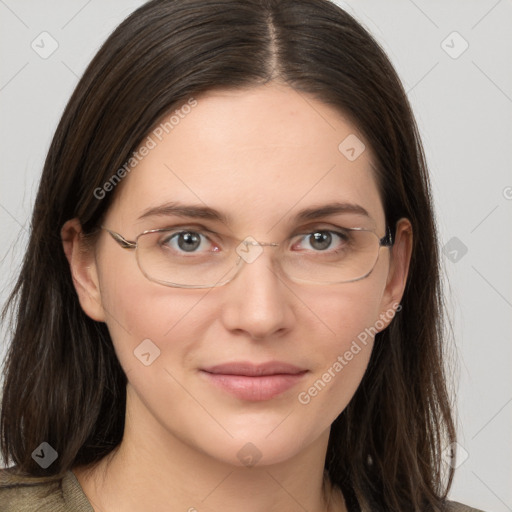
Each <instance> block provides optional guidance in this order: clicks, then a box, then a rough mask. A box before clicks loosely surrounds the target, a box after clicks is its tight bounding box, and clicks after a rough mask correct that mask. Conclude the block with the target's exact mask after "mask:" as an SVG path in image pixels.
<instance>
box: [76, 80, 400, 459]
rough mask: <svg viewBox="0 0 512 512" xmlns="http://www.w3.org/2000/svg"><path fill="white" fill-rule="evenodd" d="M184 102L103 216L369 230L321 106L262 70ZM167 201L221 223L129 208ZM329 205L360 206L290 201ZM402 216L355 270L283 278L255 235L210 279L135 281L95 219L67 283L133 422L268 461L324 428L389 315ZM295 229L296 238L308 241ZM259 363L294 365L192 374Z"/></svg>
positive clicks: (361, 153) (377, 226)
mask: <svg viewBox="0 0 512 512" xmlns="http://www.w3.org/2000/svg"><path fill="white" fill-rule="evenodd" d="M196 100H197V104H196V105H195V106H193V107H191V108H190V109H188V108H186V109H182V110H181V111H180V113H181V116H177V118H175V119H174V123H173V124H172V128H169V126H170V125H167V132H168V133H166V130H165V129H160V130H158V131H157V132H153V134H152V135H151V137H152V139H153V142H154V143H155V144H153V143H149V144H147V145H148V146H153V145H154V147H152V148H151V149H149V150H148V151H147V152H146V151H143V152H144V153H147V154H146V155H145V156H143V157H141V161H140V162H139V163H138V164H137V165H136V167H134V168H133V170H131V171H130V173H129V174H128V175H127V176H126V177H125V178H124V180H123V182H122V183H121V184H120V185H118V188H117V190H116V191H115V194H116V195H115V199H114V202H113V204H112V206H111V207H110V209H109V210H108V213H107V216H106V219H105V221H104V226H106V227H107V228H109V229H111V230H114V231H117V232H119V233H121V234H122V235H123V236H124V237H125V238H126V239H127V240H134V239H135V238H136V236H137V235H138V234H139V233H141V232H143V231H145V230H148V229H155V228H164V227H173V226H178V227H188V226H189V227H190V229H195V230H196V231H200V232H203V233H204V232H205V231H204V229H208V230H210V231H213V232H215V233H216V236H217V237H218V238H217V239H220V240H222V239H223V236H225V235H230V236H236V237H237V238H238V239H239V240H244V239H245V238H246V237H248V236H250V237H252V238H253V239H255V240H258V241H260V242H280V241H282V240H284V239H286V238H288V237H290V236H291V235H294V234H295V233H304V232H305V229H306V228H307V229H308V232H312V233H314V232H315V229H319V228H323V229H335V228H336V227H337V226H342V227H364V228H368V229H372V230H375V232H376V233H377V234H378V236H379V238H380V237H383V236H384V234H385V217H384V211H383V206H382V202H381V198H380V197H379V191H378V189H377V185H376V181H375V176H374V172H373V171H372V159H371V154H370V148H369V147H368V145H366V148H365V149H364V147H363V146H362V145H361V141H362V140H363V139H362V136H361V135H360V133H359V132H358V130H357V129H356V128H355V127H354V126H353V125H351V124H350V123H349V122H348V121H347V120H346V119H344V118H343V117H342V116H340V114H339V113H338V112H337V111H335V110H334V109H333V108H331V107H329V106H327V105H325V104H323V103H320V102H319V101H317V100H315V99H314V98H312V97H311V96H308V95H306V94H302V93H300V94H299V93H297V92H295V91H294V90H292V89H290V88H288V87H286V86H284V85H280V86H278V85H276V84H275V83H274V84H271V85H267V86H261V87H257V88H252V89H246V90H238V91H215V92H209V93H207V94H204V95H201V96H198V97H196ZM184 112H188V113H186V114H184ZM167 119H168V118H166V120H167ZM176 119H179V121H178V122H176ZM155 133H157V134H158V136H157V135H155ZM347 137H349V138H348V139H347ZM356 137H357V139H356ZM160 139H161V140H160ZM343 141H345V142H343ZM146 142H147V141H146ZM340 143H342V144H341V149H340V147H339V146H340ZM351 148H353V150H352V149H351ZM141 153H142V152H141ZM171 202H172V203H174V204H175V205H176V204H179V205H194V206H197V207H201V208H202V207H208V208H209V209H213V210H216V211H217V212H220V213H221V214H222V215H223V216H225V217H226V218H227V219H228V221H227V223H223V222H221V221H218V220H214V219H210V218H206V217H205V218H187V217H182V216H177V215H176V214H172V213H167V214H165V213H162V212H161V213H160V214H153V215H144V214H145V213H146V212H147V211H148V209H150V208H155V207H159V206H162V205H168V204H169V203H171ZM335 202H336V203H348V204H352V205H358V206H359V207H361V208H364V210H366V212H367V213H368V215H364V214H362V213H358V212H356V211H345V212H340V213H336V214H331V215H323V216H321V217H318V218H315V219H312V220H297V219H296V216H297V215H298V213H299V212H300V211H301V210H303V209H312V208H321V207H322V206H324V205H327V204H331V203H335ZM203 228H204V229H203ZM310 228H311V229H310ZM406 229H407V223H399V225H398V230H397V243H396V245H395V248H394V249H393V250H394V251H395V255H393V256H391V253H390V249H387V248H381V249H380V252H379V258H378V261H377V264H376V266H375V268H374V270H373V272H372V273H371V274H370V275H369V276H368V277H367V278H365V279H362V280H359V281H355V282H350V283H344V284H334V285H325V284H323V285H318V284H311V283H297V282H294V281H292V280H290V279H288V278H287V277H286V276H285V275H283V274H282V273H281V272H280V270H279V266H278V264H277V263H276V262H273V255H274V254H275V253H276V248H274V247H264V248H263V251H262V252H261V253H260V254H259V255H258V256H257V257H256V258H255V259H254V261H252V262H250V263H249V262H246V263H243V268H242V269H241V271H240V273H239V274H238V275H237V276H236V278H234V279H233V280H232V281H231V282H229V283H228V284H226V285H224V286H220V287H216V288H210V289H184V288H176V287H168V286H163V285H161V284H158V283H155V282H152V281H150V280H148V279H147V278H146V277H145V276H144V275H143V274H142V272H141V271H140V269H139V268H138V265H137V261H136V257H135V254H134V252H133V251H130V250H124V249H122V248H121V247H120V246H119V245H118V244H117V243H116V242H115V241H114V240H113V239H112V238H111V236H110V235H109V234H108V233H107V232H106V231H103V232H102V234H101V236H100V238H99V240H98V242H97V244H96V246H95V249H94V259H93V260H92V264H89V265H88V272H89V277H90V283H89V284H88V285H86V287H87V286H89V288H88V290H87V293H84V291H82V292H80V290H79V294H81V303H82V306H83V307H84V310H85V311H86V312H87V313H88V314H89V315H90V316H91V317H93V318H95V319H97V320H100V321H105V322H106V323H107V325H108V329H109V331H110V334H111V337H112V340H113V344H114V346H115V350H116V353H117V356H118V358H119V360H120V363H121V365H122V367H123V369H124V371H125V373H126V374H127V378H128V381H129V385H128V407H131V413H132V416H131V417H132V419H133V421H137V420H138V418H139V417H140V421H141V422H144V425H145V427H144V428H145V429H146V430H147V432H148V433H151V434H148V435H152V434H154V435H158V436H159V438H160V439H163V440H165V439H166V438H167V439H174V440H178V441H180V442H182V443H185V444H186V445H187V446H189V447H193V448H195V449H197V450H198V451H200V452H202V453H203V454H207V455H209V456H211V457H214V458H216V459H219V460H222V461H226V462H229V463H232V464H236V465H242V464H248V463H250V462H248V461H250V460H252V461H253V462H258V464H272V463H276V462H280V461H284V460H286V459H289V458H291V457H292V456H294V455H295V454H297V453H298V452H299V451H301V450H304V449H305V448H306V447H307V446H309V445H311V444H312V443H313V442H314V441H317V440H318V439H320V438H322V439H324V440H326V439H327V437H326V436H327V435H328V432H329V427H330V425H331V423H332V422H333V421H334V419H335V418H336V417H337V416H338V415H339V414H340V413H341V412H342V411H343V409H344V408H345V407H346V406H347V404H348V402H349V401H350V399H351V398H352V396H353V395H354V392H355V391H356V389H357V387H358V385H359V383H360V381H361V379H362V377H363V374H364V372H365V369H366V367H367V364H368V360H369V357H370V353H371V350H372V346H373V337H374V333H375V332H376V330H377V331H378V330H382V329H383V328H385V327H386V326H387V325H388V324H389V322H390V320H391V319H392V317H393V314H394V312H395V309H394V308H393V305H395V307H396V304H397V302H399V300H400V298H401V294H402V293H403V286H404V284H405V278H406V267H407V264H408V258H409V256H408V253H407V247H408V241H409V242H410V237H407V236H406V233H405V231H406ZM299 239H300V237H299ZM301 240H302V241H301V242H300V244H301V248H303V249H304V248H305V249H307V250H310V251H314V250H315V248H316V247H317V246H315V245H314V244H313V245H311V240H310V239H309V238H307V237H303V238H302V239H301ZM202 243H203V245H201V246H199V250H200V251H208V250H216V249H215V244H213V245H212V242H209V241H208V240H207V239H203V242H202ZM333 243H334V244H335V243H336V240H334V242H333ZM173 247H174V248H175V249H177V250H180V249H179V248H178V246H177V244H175V245H174V246H173ZM295 247H297V246H295ZM220 249H222V247H220ZM251 250H254V247H252V248H251ZM289 250H292V249H289ZM312 278H314V276H312ZM147 340H150V341H147ZM141 343H142V345H141ZM269 362H280V363H286V364H289V365H293V366H295V367H297V368H298V369H299V370H301V372H302V373H299V374H298V375H295V376H293V377H290V376H289V375H288V377H286V376H285V377H283V376H282V375H281V376H274V377H267V378H266V379H264V378H263V377H261V376H260V377H245V378H244V377H241V378H240V377H238V378H237V377H233V376H231V377H229V376H228V377H222V376H219V375H217V377H212V375H211V374H210V373H208V372H206V371H205V369H207V368H209V369H211V367H213V366H216V365H223V364H227V363H244V364H245V363H249V364H253V365H260V364H264V363H269ZM222 371H223V370H221V373H222ZM232 371H234V373H237V372H238V373H243V370H240V369H238V370H236V368H235V370H232ZM281 371H283V370H279V369H277V370H276V369H275V372H278V373H279V372H281ZM275 372H274V373H275ZM222 382H224V383H225V384H226V387H223V386H222V385H219V383H222ZM251 390H252V391H251ZM321 436H322V437H321ZM249 443H250V444H249Z"/></svg>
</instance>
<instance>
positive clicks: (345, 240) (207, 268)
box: [137, 229, 380, 288]
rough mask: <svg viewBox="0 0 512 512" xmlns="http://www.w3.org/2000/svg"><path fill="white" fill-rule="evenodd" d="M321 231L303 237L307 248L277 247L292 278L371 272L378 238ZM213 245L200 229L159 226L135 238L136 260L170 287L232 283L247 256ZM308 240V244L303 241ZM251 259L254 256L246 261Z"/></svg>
mask: <svg viewBox="0 0 512 512" xmlns="http://www.w3.org/2000/svg"><path fill="white" fill-rule="evenodd" d="M332 233H333V232H332V231H323V230H318V231H314V232H312V234H309V235H305V236H304V237H303V240H304V241H303V242H302V244H303V248H301V249H300V250H292V249H290V244H287V243H283V244H281V245H280V246H279V247H278V248H276V249H273V250H277V251H279V256H278V255H277V254H276V255H275V256H278V260H279V265H280V267H281V269H282V270H283V272H284V273H285V274H286V275H287V276H288V277H289V278H291V279H295V280H297V281H305V282H311V283H319V284H321V283H325V284H330V283H342V282H349V281H356V280H358V279H361V278H363V277H365V276H367V275H368V274H369V273H370V272H371V271H372V269H373V268H374V266H375V263H376V262H377V258H378V255H379V247H380V245H379V238H378V236H377V235H376V234H375V233H373V232H372V231H363V230H350V229H346V230H341V229H340V230H337V231H336V232H335V234H334V235H333V234H332ZM237 243H238V242H236V243H235V242H232V244H234V245H233V246H230V245H229V244H226V243H224V244H220V245H221V246H222V249H221V250H212V244H211V242H210V241H208V239H207V238H206V235H203V234H201V233H199V232H194V231H183V230H182V231H179V230H174V231H170V230H169V231H157V232H153V233H151V232H150V233H144V234H143V235H141V236H140V237H139V239H138V241H137V259H138V263H139V266H140V268H141V270H142V272H143V273H144V275H145V276H146V277H147V278H148V279H150V280H152V281H156V282H159V283H162V284H166V285H169V286H174V285H175V286H183V287H191V288H193V287H211V286H219V285H221V284H224V283H226V282H228V281H229V280H230V279H231V278H232V277H233V276H234V275H235V274H236V272H237V271H238V268H239V266H240V265H242V263H243V259H242V258H241V257H240V256H239V255H238V254H237V251H236V244H237ZM304 244H305V246H304ZM245 261H247V262H248V264H250V262H252V260H245Z"/></svg>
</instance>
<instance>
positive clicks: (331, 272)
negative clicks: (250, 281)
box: [281, 229, 380, 284]
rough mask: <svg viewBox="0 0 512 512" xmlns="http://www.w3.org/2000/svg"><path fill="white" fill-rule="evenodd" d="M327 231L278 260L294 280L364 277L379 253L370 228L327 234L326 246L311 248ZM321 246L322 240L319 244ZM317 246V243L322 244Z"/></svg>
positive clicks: (356, 278)
mask: <svg viewBox="0 0 512 512" xmlns="http://www.w3.org/2000/svg"><path fill="white" fill-rule="evenodd" d="M327 233H329V232H326V231H319V232H318V235H322V234H323V235H322V236H323V238H321V237H320V236H317V234H315V236H316V239H315V238H312V239H311V240H310V241H309V242H308V247H312V248H311V249H308V250H307V251H297V252H292V251H287V252H286V253H285V254H284V256H283V259H282V263H281V265H282V268H283V270H284V272H285V273H286V274H287V275H289V276H290V277H293V278H294V279H297V280H298V281H306V282H314V283H319V284H321V283H324V284H330V283H344V282H349V281H356V280H358V279H361V278H363V277H365V276H367V275H368V274H369V273H370V272H371V271H372V270H373V267H374V266H375V263H376V262H377V258H378V255H379V247H380V245H379V238H378V236H377V235H376V234H375V233H373V232H372V231H362V230H349V229H346V230H339V231H336V235H335V238H334V237H333V235H329V236H328V238H327V240H328V242H327V243H328V244H329V247H328V248H327V249H325V250H315V249H314V248H315V247H316V245H315V244H316V241H317V240H321V244H322V243H323V242H324V240H325V237H326V234H327ZM323 245H325V243H323ZM323 245H321V246H323Z"/></svg>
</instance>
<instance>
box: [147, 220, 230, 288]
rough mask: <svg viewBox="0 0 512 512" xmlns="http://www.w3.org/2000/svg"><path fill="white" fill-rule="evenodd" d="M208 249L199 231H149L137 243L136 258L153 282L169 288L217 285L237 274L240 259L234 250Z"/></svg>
mask: <svg viewBox="0 0 512 512" xmlns="http://www.w3.org/2000/svg"><path fill="white" fill-rule="evenodd" d="M208 248H209V246H208V242H207V240H206V239H205V237H204V235H202V236H201V234H200V233H199V232H194V231H184V230H181V231H180V230H172V231H171V230H169V231H157V232H153V233H151V232H150V233H144V234H143V235H141V236H140V237H139V239H138V240H137V259H138V263H139V267H140V269H141V270H142V272H143V274H144V275H145V276H146V277H147V278H148V279H150V280H151V281H156V282H158V283H162V284H166V285H169V286H173V285H177V286H185V287H208V286H215V285H217V286H218V285H220V284H223V283H224V282H226V281H227V280H229V279H230V277H232V275H233V274H234V273H235V272H236V266H237V260H238V259H239V258H238V255H237V254H236V253H234V252H233V251H218V252H215V251H212V250H208Z"/></svg>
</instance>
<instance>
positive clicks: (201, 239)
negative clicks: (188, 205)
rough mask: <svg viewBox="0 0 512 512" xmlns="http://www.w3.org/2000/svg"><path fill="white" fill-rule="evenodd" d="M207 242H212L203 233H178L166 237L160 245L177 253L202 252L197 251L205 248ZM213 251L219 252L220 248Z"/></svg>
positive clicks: (187, 231)
mask: <svg viewBox="0 0 512 512" xmlns="http://www.w3.org/2000/svg"><path fill="white" fill-rule="evenodd" d="M206 242H210V244H211V241H210V240H209V238H208V237H207V236H205V235H203V234H202V233H199V232H197V231H189V230H186V231H178V232H175V233H173V234H171V235H166V236H165V237H164V238H162V239H161V240H160V241H159V242H158V243H159V245H161V246H164V247H165V246H166V247H170V248H171V249H173V250H175V251H177V252H188V253H193V252H201V251H197V249H198V248H200V247H201V244H203V246H204V245H205V243H206ZM206 245H207V244H206ZM214 247H215V248H214V249H213V251H218V247H216V246H214Z"/></svg>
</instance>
